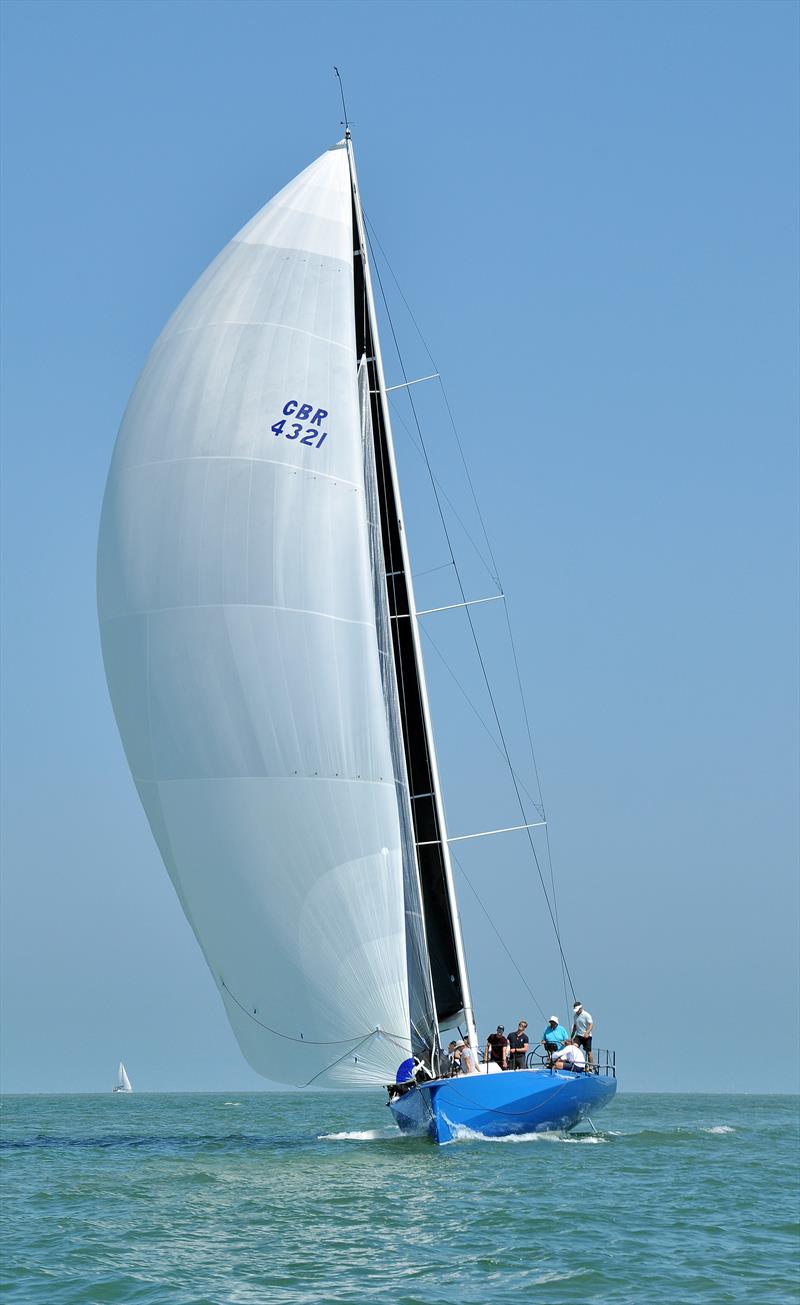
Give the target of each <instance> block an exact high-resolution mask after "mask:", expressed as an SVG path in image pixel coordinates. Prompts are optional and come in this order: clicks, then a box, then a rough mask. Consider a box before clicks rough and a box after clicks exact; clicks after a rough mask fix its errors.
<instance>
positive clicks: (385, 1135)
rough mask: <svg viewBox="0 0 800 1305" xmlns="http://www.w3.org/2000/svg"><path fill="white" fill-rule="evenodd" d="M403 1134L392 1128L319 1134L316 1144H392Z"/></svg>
mask: <svg viewBox="0 0 800 1305" xmlns="http://www.w3.org/2000/svg"><path fill="white" fill-rule="evenodd" d="M402 1136H403V1134H402V1133H401V1132H400V1131H399V1130H398V1129H395V1128H394V1127H392V1128H364V1129H356V1130H355V1131H354V1132H349V1133H320V1134H319V1136H318V1137H317V1141H318V1142H394V1141H397V1140H398V1138H402Z"/></svg>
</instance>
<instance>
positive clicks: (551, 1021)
mask: <svg viewBox="0 0 800 1305" xmlns="http://www.w3.org/2000/svg"><path fill="white" fill-rule="evenodd" d="M547 1023H548V1024H557V1023H558V1016H557V1015H551V1016H550V1018H549V1020H548V1021H547Z"/></svg>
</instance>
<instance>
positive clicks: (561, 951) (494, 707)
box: [365, 215, 575, 994]
mask: <svg viewBox="0 0 800 1305" xmlns="http://www.w3.org/2000/svg"><path fill="white" fill-rule="evenodd" d="M365 221H366V215H365ZM369 225H370V228H371V229H372V224H371V223H370V224H369ZM367 242H368V244H369V246H370V253H373V251H372V241H371V239H370V235H369V232H367ZM384 257H385V256H384ZM372 265H373V267H374V268H375V274H376V276H377V280H378V286H379V288H380V292H381V297H382V299H383V305H384V309H385V312H386V316H387V320H388V322H389V329H390V331H391V333H392V339H393V341H394V346H395V350H396V352H397V359H398V363H399V365H400V371H401V372H402V375H403V380H404V382H406V384H407V383H408V375H407V373H406V369H405V363H404V361H403V356H402V353H401V350H400V345H399V341H398V339H397V332H396V331H395V327H394V321H393V319H392V315H391V311H390V309H389V304H388V300H387V296H386V291H385V288H384V285H383V278H382V277H381V273H380V268H379V267H378V264H377V261H376V259H375V257H374V254H373V256H372ZM392 275H394V274H393V273H392ZM395 279H396V278H395ZM401 293H402V292H401ZM409 311H410V310H409ZM415 325H416V323H415ZM417 330H419V328H418V327H417ZM420 336H421V332H420ZM425 347H426V349H427V345H426V346H425ZM428 355H429V357H430V358H431V362H432V363H433V365H434V367H436V363H435V361H434V360H433V357H432V355H431V354H430V350H428ZM437 370H438V368H437ZM407 398H408V402H409V405H410V407H411V412H412V414H413V417H414V424H415V426H416V428H417V434H418V436H419V441H420V445H421V447H422V452H423V456H424V459H425V465H426V467H427V469H428V474H429V476H430V480H431V486H432V488H433V494H434V498H435V500H436V507H437V509H438V513H439V519H440V521H441V525H442V531H443V533H444V537H445V540H446V542H447V547H448V550H449V552H450V558H451V561H452V563H453V569H454V572H455V576H456V581H457V583H458V588H459V591H460V593H461V598H462V601H463V602H464V604H465V607H464V611H465V613H466V617H467V621H468V623H469V627H470V632H471V634H472V640H473V643H474V645H475V652H476V654H477V657H478V661H479V663H480V667H481V672H482V675H483V679H484V683H485V685H486V691H487V693H488V696H489V701H490V703H491V706H492V712H493V714H494V718H495V723H496V725H497V731H498V735H499V737H500V741H501V743H502V746H503V752H504V754H505V757H506V762H507V764H508V769H509V774H510V776H511V781H512V784H513V786H514V791H515V793H516V797H517V802H518V804H519V807H520V811H521V812H522V817H523V820H524V819H525V805H524V803H523V801H522V796H521V793H520V790H519V785H518V783H517V777H516V774H515V772H514V768H513V765H512V762H511V756H510V754H509V750H508V744H507V743H506V738H505V733H504V731H503V727H502V724H501V721H500V716H499V713H498V710H497V705H496V703H495V699H494V694H493V693H492V688H491V684H490V682H489V676H488V672H487V670H486V664H485V662H484V659H483V654H482V652H481V648H480V643H479V641H478V636H477V631H476V629H475V623H474V621H473V619H472V613H471V611H470V608H469V607H468V606H466V602H467V596H466V593H465V591H464V586H463V583H462V580H461V574H460V572H459V569H458V565H457V563H456V560H455V554H454V552H453V545H452V541H451V539H450V532H449V530H448V528H447V521H446V518H445V515H444V510H443V508H442V503H441V498H440V495H439V490H438V484H437V481H436V477H435V476H434V474H433V468H432V467H431V464H430V458H429V456H428V450H427V447H426V444H425V439H424V436H423V434H422V427H421V424H420V420H419V416H418V414H417V409H416V405H415V403H414V398H413V395H412V394H411V392H410V390H409V391H407ZM456 438H457V439H458V436H457V435H456ZM458 443H459V447H460V441H458ZM462 458H463V450H462ZM473 494H474V489H473ZM484 529H485V528H484ZM489 553H490V555H491V546H489ZM496 569H497V568H496V567H495V572H496ZM495 578H497V577H496V576H495ZM498 584H499V580H498ZM527 834H528V843H529V845H530V849H531V853H532V855H533V860H534V864H535V865H536V870H537V873H538V876H539V882H540V884H541V887H542V893H543V895H544V900H545V904H546V906H547V911H548V914H549V916H550V921H551V924H552V926H553V931H554V933H555V937H556V942H557V944H558V950H559V954H560V957H561V964H562V966H563V970H564V973H565V974H566V976H567V978H568V980H569V985H570V988H571V989H572V991H573V994H574V991H575V985H574V984H573V982H572V976H571V974H570V970H569V965H568V963H567V958H566V956H565V954H564V947H563V944H562V942H561V930H560V928H559V925H558V921H557V920H556V916H555V913H554V911H553V907H552V905H551V902H550V896H549V894H548V891H547V885H546V883H545V879H544V875H543V873H542V867H541V864H540V861H539V857H538V855H537V853H536V847H535V845H534V842H533V837H532V835H531V831H530V830H528V831H527Z"/></svg>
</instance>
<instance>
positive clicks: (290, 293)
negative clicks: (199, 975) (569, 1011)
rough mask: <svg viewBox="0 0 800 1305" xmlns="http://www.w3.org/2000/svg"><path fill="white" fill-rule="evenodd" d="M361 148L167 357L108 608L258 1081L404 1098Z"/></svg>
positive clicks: (256, 245) (102, 554) (226, 283)
mask: <svg viewBox="0 0 800 1305" xmlns="http://www.w3.org/2000/svg"><path fill="white" fill-rule="evenodd" d="M356 378H357V359H356V354H355V333H354V302H353V231H352V214H351V186H350V177H349V171H348V161H347V154H346V151H345V149H344V148H342V147H335V148H334V149H332V150H329V151H328V152H327V153H326V154H324V155H323V156H322V157H321V158H320V159H318V160H317V161H316V162H315V163H313V164H312V165H311V166H310V167H309V168H307V169H306V170H305V172H303V173H302V174H301V175H300V176H299V177H297V178H296V179H295V180H294V181H293V182H291V183H290V184H289V185H288V186H287V187H286V188H285V189H284V190H283V191H281V192H280V194H279V195H277V196H276V197H275V199H273V200H272V201H271V202H270V203H269V204H267V205H266V207H265V208H264V209H262V210H261V212H260V213H259V214H257V216H256V217H255V218H253V220H252V221H251V222H250V223H249V224H248V225H247V226H245V227H244V228H243V230H242V231H241V232H240V233H239V234H238V236H236V237H235V238H234V239H233V240H232V241H231V243H230V244H229V245H228V246H227V247H226V248H225V249H224V250H223V251H222V253H221V254H220V255H219V257H218V258H217V259H216V260H215V261H214V262H213V263H212V264H211V266H210V267H209V268H208V269H207V271H206V272H205V273H204V275H203V276H202V277H201V278H200V280H199V281H198V282H197V284H196V286H195V287H194V288H193V290H191V291H190V293H189V294H188V295H187V297H186V299H185V300H184V301H183V303H182V304H181V305H180V307H179V308H178V310H177V312H176V313H175V314H174V316H173V317H172V319H171V320H170V322H169V323H168V325H167V326H166V328H165V330H164V331H163V333H162V335H161V336H160V337H159V339H158V341H157V342H156V344H155V346H154V348H153V350H152V353H151V354H150V357H149V358H148V360H147V363H146V365H145V368H144V371H143V372H142V375H141V377H140V379H139V381H138V383H137V385H136V388H135V390H134V392H133V395H132V397H131V400H130V403H129V405H128V409H127V411H126V413H125V417H124V419H123V423H122V427H121V429H120V433H119V437H118V440H117V444H116V448H115V452H114V459H113V462H112V467H111V472H110V475H109V481H108V486H107V489H106V496H105V501H104V505H103V517H102V524H101V531H100V546H99V558H98V605H99V611H100V622H101V633H102V643H103V655H104V659H105V665H106V674H107V677H108V682H109V688H110V692H111V698H112V702H113V705H114V711H115V714H116V717H117V721H118V724H119V728H120V732H121V734H122V738H123V742H124V745H125V750H126V753H127V757H128V761H129V764H130V767H131V770H132V772H133V776H134V779H135V781H136V785H137V788H138V791H139V795H140V797H141V800H142V803H143V805H144V808H145V811H146V813H147V816H148V819H149V821H150V825H151V827H152V830H153V833H154V835H155V838H156V840H157V842H158V845H159V848H160V850H161V854H162V856H163V858H164V862H165V864H166V867H167V869H168V871H169V874H170V876H171V878H172V880H173V883H174V885H175V888H176V891H177V893H178V895H179V898H180V900H181V903H182V905H183V907H184V910H185V912H186V915H187V917H188V919H189V921H190V923H191V925H192V928H193V929H194V931H195V933H196V935H197V938H198V940H199V942H200V945H201V947H202V949H203V952H204V954H205V956H206V959H207V961H208V964H209V967H210V969H211V971H212V973H213V975H214V978H215V980H216V982H217V984H218V986H219V988H220V991H221V993H222V997H223V1000H224V1002H225V1006H226V1010H227V1013H228V1016H229V1018H230V1021H231V1023H232V1025H233V1028H234V1031H235V1033H236V1036H237V1038H238V1040H239V1043H240V1045H241V1047H242V1050H243V1051H244V1053H245V1055H246V1056H247V1058H248V1060H249V1061H250V1063H251V1064H252V1065H253V1066H254V1067H255V1068H256V1069H258V1070H259V1071H260V1072H261V1073H263V1074H265V1075H266V1076H267V1077H269V1078H272V1079H275V1080H277V1081H279V1082H285V1083H310V1082H318V1083H327V1084H332V1083H337V1084H343V1085H348V1084H353V1083H359V1082H370V1081H373V1082H374V1081H387V1080H388V1078H391V1077H393V1073H394V1069H395V1067H396V1065H397V1063H398V1061H399V1060H400V1059H402V1057H403V1055H404V1054H407V1048H408V1046H409V1015H408V981H407V970H406V939H405V925H404V901H403V867H402V854H401V837H400V825H399V817H398V807H397V797H396V792H395V784H394V775H393V769H392V756H391V750H390V745H389V734H388V725H387V716H386V710H385V705H384V699H383V693H382V686H381V674H380V667H379V657H378V648H377V639H376V632H375V608H374V601H373V594H372V579H371V572H370V556H369V535H368V526H367V515H366V507H365V495H364V472H363V462H362V447H361V432H360V423H359V407H358V392H357V379H356Z"/></svg>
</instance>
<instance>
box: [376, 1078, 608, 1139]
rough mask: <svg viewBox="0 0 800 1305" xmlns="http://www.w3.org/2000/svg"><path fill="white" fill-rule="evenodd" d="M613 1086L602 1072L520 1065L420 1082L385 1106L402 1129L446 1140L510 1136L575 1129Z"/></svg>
mask: <svg viewBox="0 0 800 1305" xmlns="http://www.w3.org/2000/svg"><path fill="white" fill-rule="evenodd" d="M616 1090H617V1081H616V1079H614V1078H608V1077H606V1076H604V1075H596V1074H571V1073H569V1072H568V1071H563V1072H562V1071H559V1070H550V1069H521V1070H509V1071H507V1072H506V1073H503V1074H469V1075H466V1076H464V1077H462V1078H445V1079H438V1080H436V1081H434V1082H432V1083H423V1084H421V1085H420V1086H419V1087H413V1088H411V1089H410V1090H409V1091H408V1092H406V1093H405V1094H404V1095H403V1096H402V1097H398V1098H397V1099H396V1100H394V1101H390V1102H389V1108H390V1109H391V1112H392V1114H393V1115H394V1117H395V1120H396V1121H397V1124H398V1126H399V1127H400V1128H401V1129H402V1131H403V1132H404V1133H413V1134H416V1135H417V1136H418V1137H419V1136H426V1135H427V1136H428V1137H431V1138H432V1139H433V1140H434V1142H451V1141H452V1140H453V1138H455V1137H458V1136H459V1135H460V1136H465V1135H466V1136H468V1135H469V1134H470V1133H476V1134H478V1135H480V1136H482V1137H510V1136H512V1135H514V1134H517V1135H520V1134H526V1133H545V1132H555V1131H563V1130H566V1129H569V1128H574V1127H575V1125H576V1124H579V1123H580V1121H581V1120H582V1119H585V1118H586V1116H587V1115H590V1114H593V1113H594V1112H595V1111H597V1110H600V1109H602V1107H603V1106H605V1105H607V1104H608V1102H609V1101H610V1100H611V1098H612V1097H613V1096H614V1093H615V1092H616Z"/></svg>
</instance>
